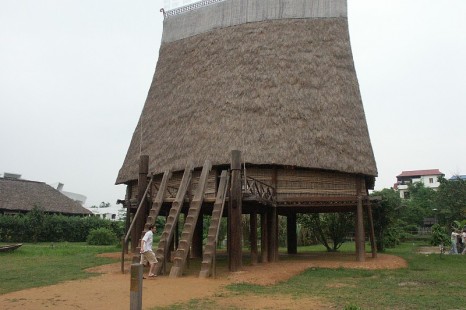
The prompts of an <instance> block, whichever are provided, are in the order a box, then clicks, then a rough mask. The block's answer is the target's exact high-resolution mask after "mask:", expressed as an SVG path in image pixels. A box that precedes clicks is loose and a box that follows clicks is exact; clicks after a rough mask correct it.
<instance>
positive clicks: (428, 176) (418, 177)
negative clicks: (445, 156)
mask: <svg viewBox="0 0 466 310" xmlns="http://www.w3.org/2000/svg"><path fill="white" fill-rule="evenodd" d="M441 176H445V174H443V173H442V172H440V170H438V169H429V170H412V171H403V172H401V174H399V175H397V176H396V179H397V182H396V183H395V186H394V188H395V190H398V192H399V193H400V197H401V198H403V199H407V198H409V191H408V185H409V184H412V183H418V182H422V183H423V184H424V186H425V187H428V188H432V189H434V190H437V188H438V187H439V186H440V183H439V181H438V179H439V177H441Z"/></svg>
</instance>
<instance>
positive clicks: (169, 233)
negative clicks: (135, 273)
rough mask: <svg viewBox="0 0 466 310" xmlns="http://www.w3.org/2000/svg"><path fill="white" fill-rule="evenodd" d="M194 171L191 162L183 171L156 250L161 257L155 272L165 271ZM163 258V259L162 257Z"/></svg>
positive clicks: (156, 253)
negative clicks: (170, 247)
mask: <svg viewBox="0 0 466 310" xmlns="http://www.w3.org/2000/svg"><path fill="white" fill-rule="evenodd" d="M192 171H193V164H192V163H189V164H187V165H186V168H185V170H184V173H183V178H182V179H181V184H180V187H179V188H178V191H177V193H176V198H175V201H173V203H172V207H171V209H170V212H169V214H168V217H167V221H166V223H165V227H164V229H163V232H162V235H161V237H160V242H159V245H158V248H157V250H156V252H155V256H156V257H157V258H158V259H159V260H158V262H157V263H156V265H155V274H160V272H161V270H162V268H163V269H164V271H165V268H166V265H167V258H168V255H167V254H168V250H169V246H170V243H171V241H172V239H173V234H174V231H175V228H176V222H177V221H178V217H179V215H180V211H181V208H182V207H183V202H184V198H185V196H186V192H187V190H188V186H189V184H190V182H191V177H192ZM160 258H162V259H160Z"/></svg>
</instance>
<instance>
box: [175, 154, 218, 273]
mask: <svg viewBox="0 0 466 310" xmlns="http://www.w3.org/2000/svg"><path fill="white" fill-rule="evenodd" d="M211 169H212V164H211V162H210V161H208V160H206V161H205V163H204V166H203V168H202V172H201V176H200V177H199V183H198V186H197V189H196V193H195V195H194V198H193V200H192V201H191V203H190V205H189V210H188V215H187V216H186V220H185V223H184V226H183V232H182V233H181V238H180V241H179V243H178V248H177V250H176V252H175V256H174V257H173V266H172V268H171V270H170V278H175V277H179V276H181V275H182V274H183V269H184V267H185V264H186V259H187V257H188V253H189V248H190V246H191V242H192V240H193V235H194V230H195V228H196V223H197V220H198V218H199V213H200V211H201V207H202V202H203V201H204V193H205V188H206V184H207V178H208V177H209V172H210V170H211Z"/></svg>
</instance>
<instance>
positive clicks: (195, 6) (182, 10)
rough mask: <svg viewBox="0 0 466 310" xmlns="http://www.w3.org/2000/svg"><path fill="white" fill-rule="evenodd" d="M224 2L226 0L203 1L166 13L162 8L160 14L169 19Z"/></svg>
mask: <svg viewBox="0 0 466 310" xmlns="http://www.w3.org/2000/svg"><path fill="white" fill-rule="evenodd" d="M223 1H225V0H202V1H198V2H194V3H191V4H188V5H185V6H182V7H179V8H176V9H171V10H168V11H165V10H164V9H163V8H162V9H160V12H162V13H163V17H164V18H169V17H171V16H175V15H179V14H183V13H186V12H189V11H192V10H196V9H199V8H202V7H205V6H208V5H211V4H215V3H217V2H223Z"/></svg>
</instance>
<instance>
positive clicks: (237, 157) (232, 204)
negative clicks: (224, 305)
mask: <svg viewBox="0 0 466 310" xmlns="http://www.w3.org/2000/svg"><path fill="white" fill-rule="evenodd" d="M242 199H243V197H242V189H241V152H240V151H238V150H233V151H231V187H230V200H229V201H228V222H229V225H228V229H229V230H228V245H229V249H228V267H229V270H230V271H238V270H239V269H240V268H241V267H242V265H243V249H242V248H243V246H242V238H243V229H242V222H241V214H242Z"/></svg>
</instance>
